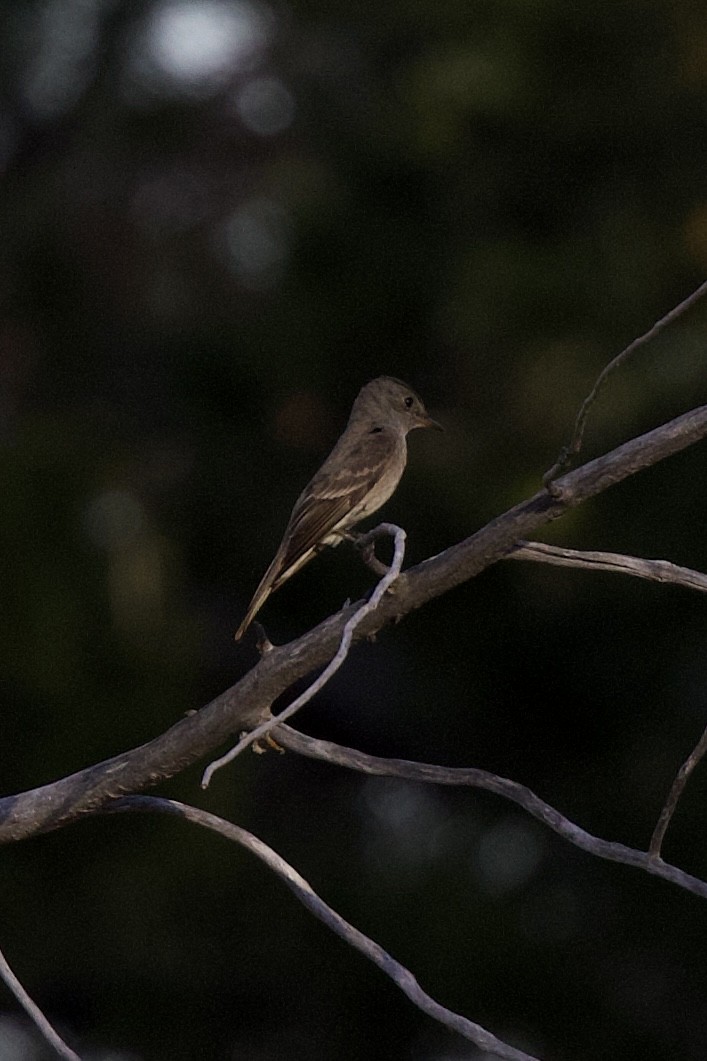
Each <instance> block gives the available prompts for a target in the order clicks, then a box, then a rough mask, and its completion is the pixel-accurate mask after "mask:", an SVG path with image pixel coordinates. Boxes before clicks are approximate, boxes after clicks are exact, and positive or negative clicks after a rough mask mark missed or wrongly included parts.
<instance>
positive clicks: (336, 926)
mask: <svg viewBox="0 0 707 1061" xmlns="http://www.w3.org/2000/svg"><path fill="white" fill-rule="evenodd" d="M105 810H106V811H108V812H110V813H113V812H130V811H132V812H141V813H145V812H155V811H158V812H160V813H162V814H171V815H174V816H176V817H178V818H183V819H185V820H186V821H189V822H193V823H194V824H196V825H200V826H202V827H203V828H206V829H211V830H212V831H213V832H216V833H218V834H219V835H220V836H224V837H225V838H226V839H227V840H231V841H233V842H235V843H237V844H240V845H241V846H242V847H245V848H246V849H247V850H248V851H250V852H251V853H252V854H254V855H256V856H257V857H258V858H259V859H260V860H261V862H264V863H265V865H266V866H267V867H268V869H271V870H272V871H273V873H275V874H276V875H277V876H278V877H279V878H280V880H281V881H282V882H283V883H284V884H286V885H287V887H288V888H289V889H290V891H291V892H293V893H294V895H295V896H296V897H297V898H298V899H299V901H300V902H301V903H302V904H303V905H304V906H305V907H306V908H307V909H308V910H309V912H310V913H312V914H314V916H315V917H316V918H318V919H319V920H320V921H322V922H323V923H324V924H325V925H326V926H327V928H329V929H331V931H332V932H334V933H336V935H337V936H340V937H341V939H343V940H344V941H345V942H346V943H348V944H350V946H352V947H354V948H355V949H356V950H358V951H360V953H361V954H363V955H364V957H366V958H368V959H369V961H372V962H373V963H374V965H377V966H378V968H379V969H382V970H383V972H384V973H385V974H386V976H389V977H390V979H391V980H392V981H393V983H394V984H396V985H397V987H399V988H400V990H401V991H402V992H403V994H405V995H407V997H408V998H409V999H410V1001H411V1002H412V1003H413V1004H414V1005H415V1006H417V1008H418V1009H420V1010H422V1012H423V1013H426V1014H427V1015H428V1016H430V1017H432V1018H434V1020H436V1021H439V1022H440V1023H441V1024H443V1025H445V1027H447V1028H449V1029H451V1031H454V1032H458V1033H459V1034H460V1035H463V1036H464V1038H465V1039H468V1040H469V1041H470V1042H472V1043H474V1045H475V1046H478V1048H479V1049H480V1050H483V1051H484V1052H485V1053H492V1054H495V1055H496V1057H499V1058H501V1059H502V1061H537V1058H533V1057H531V1055H530V1054H526V1053H524V1052H523V1051H522V1050H516V1049H515V1047H513V1046H509V1045H508V1044H507V1043H504V1042H502V1040H500V1039H497V1038H496V1036H495V1035H492V1034H491V1032H488V1031H486V1029H485V1028H482V1027H481V1025H479V1024H475V1023H474V1022H473V1021H470V1020H468V1019H467V1018H466V1017H462V1016H461V1015H460V1014H459V1013H454V1012H453V1011H452V1010H450V1009H446V1007H445V1006H442V1005H440V1003H439V1002H435V1000H434V999H433V998H431V997H430V995H428V994H427V993H426V992H425V991H423V990H422V988H421V987H420V985H419V984H418V982H417V980H416V979H415V977H414V976H413V974H412V973H411V972H410V970H409V969H406V968H405V966H404V965H401V964H400V962H398V961H396V960H395V958H393V957H391V955H390V954H388V952H387V951H385V950H383V948H382V947H381V946H380V945H379V944H378V943H376V942H375V940H372V939H370V937H368V936H365V935H364V934H363V932H360V931H359V930H358V929H357V928H354V926H353V925H351V924H349V922H348V921H345V920H344V918H343V917H341V915H340V914H338V913H337V912H336V910H334V909H333V908H332V907H331V906H329V905H328V904H327V903H325V902H324V900H323V899H321V898H320V897H319V896H318V895H317V893H316V892H315V891H314V889H313V888H312V886H311V885H310V884H309V882H308V881H306V880H305V879H304V877H302V876H301V875H300V874H299V873H298V872H297V870H295V869H294V868H293V867H292V866H291V865H290V864H289V863H288V862H285V860H284V859H283V858H281V856H280V855H278V854H277V852H275V851H273V849H272V848H271V847H268V845H267V844H264V843H263V841H262V840H259V839H258V837H257V836H254V835H253V834H252V833H249V832H247V831H246V830H245V829H242V828H241V827H240V826H238V825H233V824H232V823H231V822H227V821H224V819H223V818H218V817H216V815H214V814H209V813H208V812H207V811H202V810H199V809H198V808H196V807H191V806H189V805H188V804H185V803H179V802H177V801H176V800H172V799H162V798H158V797H156V796H128V797H126V798H124V799H120V800H117V801H115V802H114V803H112V804H111V805H110V806H109V807H106V808H105Z"/></svg>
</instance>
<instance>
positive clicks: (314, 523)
mask: <svg viewBox="0 0 707 1061" xmlns="http://www.w3.org/2000/svg"><path fill="white" fill-rule="evenodd" d="M397 445H398V442H397V440H396V438H395V436H394V435H393V434H392V433H390V432H387V431H381V432H380V433H375V434H366V435H363V436H361V437H360V438H356V439H351V438H350V437H349V438H347V437H346V435H343V436H342V437H341V439H340V440H339V443H338V444H337V445H336V446H335V447H334V449H333V450H332V452H331V453H330V454H329V456H328V457H327V459H326V460H325V461H324V464H323V465H322V466H321V468H320V469H319V471H318V472H317V474H316V475H315V476H314V478H313V479H312V480H311V481H310V483H309V484H308V485H307V486H306V487H305V489H304V490H303V491H302V493H301V494H300V496H299V498H298V500H297V501H296V502H295V507H294V508H293V510H292V515H291V516H290V522H289V523H288V524H287V528H286V530H285V533H284V535H283V538H282V541H281V543H280V546H279V548H278V550H277V552H276V553H275V556H274V558H273V560H272V563H271V564H270V566H269V567H268V569H267V571H266V572H265V574H264V575H263V577H262V579H261V580H260V584H259V585H258V588H257V589H256V591H255V593H254V594H253V599H252V601H251V602H250V605H249V607H248V611H247V613H246V616H245V618H244V619H243V622H242V623H241V625H240V626H239V627H238V630H237V631H236V635H235V637H236V641H240V639H241V637H242V636H243V634H244V633H245V631H246V630H247V629H248V627H249V626H250V624H251V622H252V621H253V618H254V616H255V615H257V613H258V612H259V610H260V608H261V607H262V606H263V604H264V603H265V601H266V600H267V598H268V597H269V596H270V594H271V593H274V592H275V590H276V589H278V588H279V587H280V586H281V585H282V584H283V582H286V581H287V579H288V578H290V577H291V576H292V575H294V574H295V572H296V571H299V569H300V568H301V567H303V566H304V565H305V564H306V563H307V561H308V560H309V559H310V557H311V556H312V554H313V553H314V550H315V549H316V547H317V546H318V545H320V544H321V543H322V542H323V541H324V540H325V539H326V538H327V537H328V536H329V535H330V534H331V533H332V531H334V530H336V528H337V527H340V526H341V525H342V524H346V517H347V516H348V515H349V513H350V512H351V511H352V510H353V509H354V508H356V506H357V505H359V504H360V503H361V501H363V499H364V498H365V497H366V495H367V494H368V493H370V491H371V490H372V489H373V488H374V486H375V485H376V483H378V482H379V481H380V479H381V478H382V477H384V476H385V473H386V471H387V470H388V469H389V468H390V465H391V462H393V461H394V459H395V456H396V451H397ZM381 503H382V501H380V502H379V504H381ZM375 507H377V506H374V508H375Z"/></svg>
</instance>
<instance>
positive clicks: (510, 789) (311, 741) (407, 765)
mask: <svg viewBox="0 0 707 1061" xmlns="http://www.w3.org/2000/svg"><path fill="white" fill-rule="evenodd" d="M277 740H278V743H280V744H282V745H283V747H285V748H289V749H290V750H291V751H294V752H298V753H299V754H300V755H306V756H308V757H309V758H310V759H322V760H323V761H324V762H327V763H335V764H336V765H337V766H344V767H346V768H347V769H349V770H358V771H360V772H361V773H364V774H372V775H374V776H376V777H400V778H404V779H405V780H406V781H423V782H426V783H428V784H434V785H465V786H469V787H470V788H482V789H484V790H485V791H486V792H494V793H495V794H496V795H497V796H502V797H503V798H504V799H508V800H510V801H511V802H512V803H515V804H517V806H519V807H522V808H523V810H526V811H527V812H528V814H531V815H532V816H533V818H536V819H537V821H539V822H542V823H543V825H547V826H548V828H550V829H552V830H553V832H556V833H557V834H558V835H559V836H561V837H563V839H565V840H568V841H569V842H570V843H571V844H574V845H575V847H579V848H581V849H582V851H587V852H588V853H589V854H590V855H595V856H596V857H597V858H602V859H606V860H607V861H609V862H621V863H623V865H625V866H634V867H635V868H637V869H642V870H644V871H645V872H646V873H650V874H651V875H652V876H654V877H660V878H662V879H663V880H665V881H669V882H670V883H671V884H676V885H677V886H678V887H679V888H684V889H685V890H686V891H689V892H692V893H693V894H694V895H699V896H701V898H703V899H707V881H703V880H700V879H699V877H693V876H691V875H690V874H689V873H685V872H684V871H683V870H681V869H678V868H677V866H671V865H669V864H668V863H667V862H663V860H662V859H661V858H659V857H658V854H657V853H656V854H651V853H649V852H647V851H638V850H636V849H635V848H632V847H626V846H625V845H624V844H619V843H615V842H614V841H611V840H601V839H600V838H599V837H598V836H592V834H591V833H588V832H587V831H586V830H585V829H582V828H581V827H580V826H579V825H575V823H574V822H572V821H570V820H569V818H565V817H564V815H562V814H560V812H559V811H557V810H555V808H554V807H551V806H550V804H549V803H545V802H544V801H543V800H541V799H540V798H539V796H536V795H535V793H534V792H532V791H531V790H530V789H529V788H526V786H525V785H521V784H519V783H518V782H517V781H510V780H508V778H505V777H498V775H497V774H490V773H488V772H487V771H486V770H478V769H476V768H474V767H467V768H454V767H447V766H434V765H433V764H431V763H415V762H410V761H408V760H407V759H381V758H378V757H377V756H374V755H366V753H365V752H360V751H357V750H356V749H354V748H344V747H342V746H341V745H339V744H331V743H330V742H329V741H324V740H317V739H315V738H314V737H307V736H305V735H304V734H303V733H299V732H298V731H297V730H294V729H290V727H289V726H282V727H281V728H279V729H278V730H277Z"/></svg>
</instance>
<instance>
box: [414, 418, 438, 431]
mask: <svg viewBox="0 0 707 1061" xmlns="http://www.w3.org/2000/svg"><path fill="white" fill-rule="evenodd" d="M415 426H416V427H433V428H434V429H435V431H444V428H443V427H442V425H441V424H439V423H437V421H436V420H433V419H432V417H431V416H421V417H419V418H418V421H417V424H416V425H415Z"/></svg>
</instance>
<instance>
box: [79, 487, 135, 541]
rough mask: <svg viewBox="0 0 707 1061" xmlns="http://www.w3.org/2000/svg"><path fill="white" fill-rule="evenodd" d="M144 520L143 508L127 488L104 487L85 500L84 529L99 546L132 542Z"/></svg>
mask: <svg viewBox="0 0 707 1061" xmlns="http://www.w3.org/2000/svg"><path fill="white" fill-rule="evenodd" d="M143 523H144V512H143V507H142V504H141V503H140V501H139V500H138V498H137V497H135V495H134V494H131V493H130V492H129V491H127V490H104V491H103V492H102V493H100V494H98V495H97V496H96V497H94V498H92V500H91V501H90V502H89V504H88V506H87V508H86V513H85V516H84V529H85V531H86V534H87V535H88V538H89V540H90V541H91V542H92V543H93V545H96V546H98V548H99V549H108V550H111V549H117V548H120V547H121V546H124V545H126V544H129V543H130V542H132V541H134V540H135V538H136V537H137V536H138V534H139V533H140V531H141V529H142V527H143Z"/></svg>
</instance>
